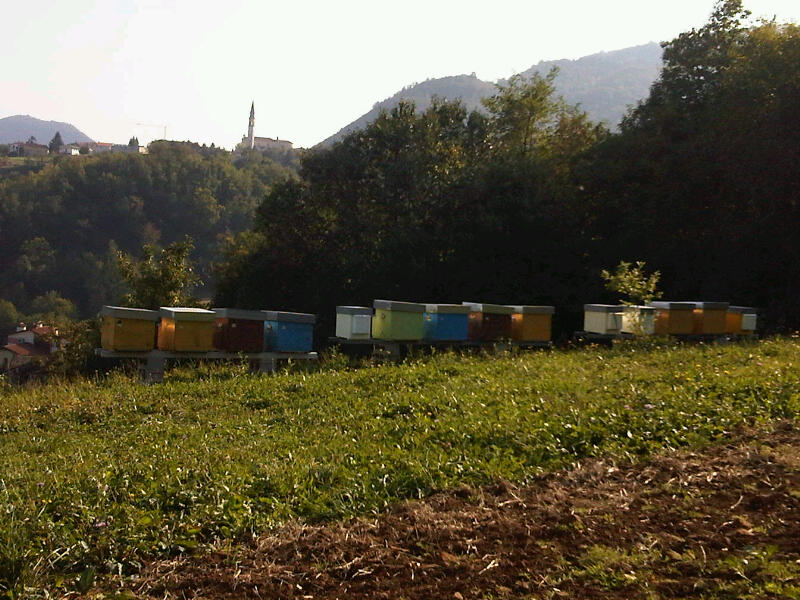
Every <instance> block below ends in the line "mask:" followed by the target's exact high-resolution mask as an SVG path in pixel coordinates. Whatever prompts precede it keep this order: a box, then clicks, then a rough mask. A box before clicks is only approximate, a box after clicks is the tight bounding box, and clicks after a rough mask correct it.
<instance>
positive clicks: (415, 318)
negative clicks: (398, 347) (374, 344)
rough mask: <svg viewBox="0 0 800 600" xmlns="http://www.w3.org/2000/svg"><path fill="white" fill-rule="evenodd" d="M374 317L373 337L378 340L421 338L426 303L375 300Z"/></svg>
mask: <svg viewBox="0 0 800 600" xmlns="http://www.w3.org/2000/svg"><path fill="white" fill-rule="evenodd" d="M373 306H374V307H375V316H373V317H372V337H374V338H375V339H376V340H401V341H415V340H421V339H422V335H423V324H424V318H423V313H424V312H425V305H424V304H416V303H414V302H397V301H394V300H375V302H374V303H373Z"/></svg>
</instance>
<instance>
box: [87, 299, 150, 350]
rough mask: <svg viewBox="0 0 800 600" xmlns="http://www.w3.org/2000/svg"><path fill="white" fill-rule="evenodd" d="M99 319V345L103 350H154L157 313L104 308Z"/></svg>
mask: <svg viewBox="0 0 800 600" xmlns="http://www.w3.org/2000/svg"><path fill="white" fill-rule="evenodd" d="M100 317H101V321H102V324H101V326H100V345H101V346H102V347H103V349H104V350H114V351H118V352H122V351H125V352H147V351H148V350H152V349H153V348H155V345H156V323H157V322H158V318H159V314H158V311H155V310H145V309H143V308H125V307H122V306H104V307H103V308H102V309H101V310H100Z"/></svg>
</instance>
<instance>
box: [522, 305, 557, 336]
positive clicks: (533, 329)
mask: <svg viewBox="0 0 800 600" xmlns="http://www.w3.org/2000/svg"><path fill="white" fill-rule="evenodd" d="M512 308H513V309H514V314H512V315H511V339H512V340H514V341H517V342H549V341H550V337H551V334H552V329H553V313H555V311H556V310H555V308H554V307H552V306H513V307H512Z"/></svg>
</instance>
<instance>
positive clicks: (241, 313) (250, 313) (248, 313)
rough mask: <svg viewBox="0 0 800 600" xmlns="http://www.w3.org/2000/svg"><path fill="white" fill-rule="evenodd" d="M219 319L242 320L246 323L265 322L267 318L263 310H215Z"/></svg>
mask: <svg viewBox="0 0 800 600" xmlns="http://www.w3.org/2000/svg"><path fill="white" fill-rule="evenodd" d="M214 313H215V314H216V315H217V318H218V319H242V320H245V321H264V320H266V318H267V317H266V316H265V315H264V311H261V310H244V309H242V308H215V309H214Z"/></svg>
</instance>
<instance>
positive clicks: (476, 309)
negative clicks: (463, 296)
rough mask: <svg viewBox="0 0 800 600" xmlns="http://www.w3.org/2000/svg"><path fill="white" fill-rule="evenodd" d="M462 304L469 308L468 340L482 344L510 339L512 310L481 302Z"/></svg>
mask: <svg viewBox="0 0 800 600" xmlns="http://www.w3.org/2000/svg"><path fill="white" fill-rule="evenodd" d="M462 304H464V306H469V308H470V312H469V321H468V324H467V329H468V332H467V337H468V339H470V340H476V341H483V342H490V341H497V340H508V339H511V315H512V314H513V313H514V309H513V308H511V307H510V306H505V305H502V304H485V303H481V302H462Z"/></svg>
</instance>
